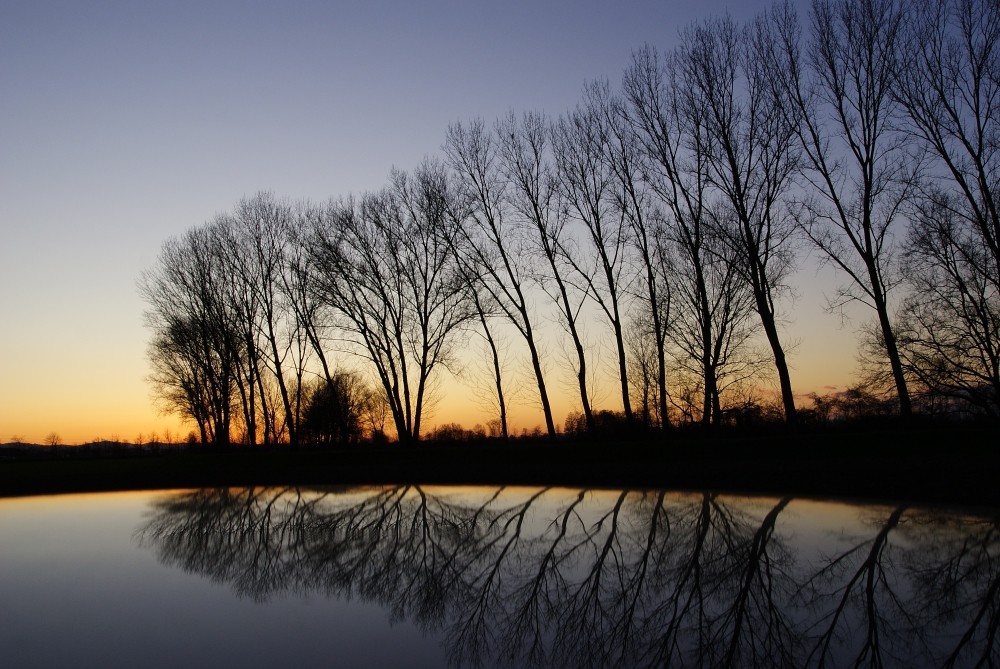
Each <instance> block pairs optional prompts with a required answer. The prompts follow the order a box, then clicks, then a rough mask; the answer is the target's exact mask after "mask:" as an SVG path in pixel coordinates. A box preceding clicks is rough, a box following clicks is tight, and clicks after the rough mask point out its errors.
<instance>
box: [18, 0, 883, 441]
mask: <svg viewBox="0 0 1000 669" xmlns="http://www.w3.org/2000/svg"><path fill="white" fill-rule="evenodd" d="M768 4H769V3H767V2H764V1H763V0H746V1H742V2H737V1H735V0H730V1H728V2H727V1H726V0H704V1H700V2H688V1H683V2H681V1H679V0H661V1H660V2H629V1H620V2H608V1H600V2H594V1H587V2H570V1H560V2H538V1H532V2H510V1H504V2H473V1H458V0H456V1H454V2H440V1H432V2H413V1H406V2H377V1H370V2H365V1H357V2H330V1H326V2H320V1H316V2H302V1H296V0H290V1H286V2H281V3H278V2H254V1H246V2H235V1H231V2H230V1H227V2H224V1H212V0H171V1H166V2H156V1H150V0H145V1H143V2H134V1H131V0H130V1H121V2H104V1H95V2H91V1H87V0H70V1H66V2H50V1H48V0H0V232H2V235H0V353H2V354H3V356H4V360H3V364H2V365H0V443H3V442H6V441H8V440H9V439H10V438H11V437H14V436H18V437H21V438H24V439H26V440H28V441H35V442H41V441H42V440H43V439H44V438H45V436H46V435H47V434H49V433H50V432H55V433H57V434H59V435H60V437H61V438H62V440H63V441H65V442H67V443H78V442H80V441H88V440H90V439H93V438H97V437H101V438H120V439H124V440H132V439H134V438H135V437H136V436H137V435H138V434H140V433H141V434H144V435H148V434H149V433H151V432H154V431H155V432H157V433H158V435H159V436H160V437H163V436H164V432H165V431H166V430H169V431H171V432H172V433H173V434H174V436H175V437H176V436H178V435H179V433H180V432H181V428H180V426H179V423H178V421H176V420H175V419H174V418H171V417H164V416H161V415H160V414H159V412H158V411H157V409H156V407H155V405H154V403H153V401H152V398H151V395H150V387H149V385H148V383H147V382H146V380H145V377H146V376H147V374H148V373H149V370H148V365H147V362H146V342H147V340H148V337H149V332H148V331H147V330H146V329H145V328H144V327H143V317H142V313H143V309H144V304H143V302H142V301H141V300H140V298H139V296H138V294H137V290H136V280H137V278H138V277H139V275H140V273H141V272H142V271H143V270H145V269H148V268H150V267H152V266H153V264H154V262H155V260H156V257H157V254H158V252H159V249H160V246H161V244H162V243H163V242H164V241H165V240H167V239H168V238H170V237H172V236H175V235H178V234H180V233H182V232H184V231H185V230H187V229H188V228H190V227H192V226H196V225H199V224H201V223H203V222H204V221H206V220H207V219H210V218H212V217H213V216H214V215H215V214H217V213H220V212H223V211H226V210H229V209H231V208H232V207H233V206H234V205H235V204H236V203H237V201H238V200H239V199H240V198H241V197H243V196H245V195H252V194H253V193H255V192H257V191H259V190H271V191H273V192H274V193H276V194H277V195H280V196H288V197H290V198H293V199H300V198H309V199H313V200H322V199H326V198H328V197H330V196H339V195H346V194H348V193H359V192H362V191H366V190H373V189H377V188H379V187H381V186H383V185H384V184H385V183H386V176H387V174H388V172H389V170H390V168H391V167H393V166H397V167H400V168H402V169H410V168H412V167H414V166H415V165H416V164H417V163H418V162H419V161H420V160H421V159H422V158H423V157H425V156H428V155H439V153H440V146H441V143H442V141H443V139H444V133H445V129H446V127H447V124H448V123H449V122H450V121H455V120H468V119H471V118H473V117H476V116H481V117H483V118H484V119H486V120H487V121H492V120H493V119H494V118H496V117H497V116H499V115H502V114H504V113H506V112H507V111H509V110H515V111H524V110H541V111H545V112H547V113H549V114H552V115H557V114H559V113H561V112H564V111H566V110H567V109H568V108H570V107H571V106H573V105H574V104H576V103H577V102H578V101H579V99H580V92H581V88H582V86H583V84H584V82H585V81H586V80H588V79H595V78H607V79H609V80H610V81H611V82H612V83H613V84H616V85H617V83H618V81H619V79H620V77H621V73H622V71H623V69H624V68H625V66H626V65H627V63H628V60H629V57H630V53H631V52H632V51H633V50H634V49H636V48H638V47H640V46H642V45H643V44H644V43H650V44H654V45H656V46H658V47H660V48H670V47H671V46H672V45H674V44H675V43H676V38H677V35H678V32H679V30H681V29H682V28H683V27H684V26H686V25H688V24H689V23H691V22H692V21H694V20H696V19H699V18H707V17H709V16H711V15H714V14H720V13H723V12H725V11H729V12H730V13H731V14H732V15H733V16H734V17H735V18H737V19H743V18H748V17H749V16H752V15H753V14H754V13H755V12H757V11H758V10H760V9H763V8H764V7H766V6H767V5H768ZM794 284H795V286H796V289H797V291H798V294H799V297H798V300H797V302H795V303H794V304H789V305H788V309H787V318H788V325H787V328H786V330H785V338H786V340H787V341H788V342H789V344H791V343H793V342H796V341H797V342H798V345H797V347H796V348H795V349H794V351H793V352H792V357H791V360H792V364H793V369H792V381H793V384H794V386H795V388H796V391H797V392H798V393H800V394H805V393H807V392H809V391H813V390H817V391H821V392H822V391H823V389H824V387H827V386H830V387H843V386H844V385H845V384H847V383H849V382H850V381H851V379H852V377H853V373H854V371H855V361H854V351H855V341H856V336H855V333H854V326H856V325H858V324H859V323H860V319H858V320H856V321H855V322H853V323H849V324H848V325H847V327H842V326H841V318H840V316H839V315H837V314H828V313H826V312H825V311H824V309H823V304H824V297H823V296H824V294H826V293H830V292H831V291H832V290H833V288H834V287H835V286H836V285H837V279H836V277H834V276H833V275H831V274H830V273H829V272H826V271H824V272H823V273H817V269H816V263H815V260H814V259H812V258H810V257H807V256H805V255H803V256H802V260H801V270H800V272H799V274H798V275H796V277H795V279H794ZM861 315H862V316H865V317H866V316H867V315H866V314H861ZM442 383H443V386H444V388H443V389H444V391H445V392H444V393H443V400H442V403H441V405H440V406H439V407H438V409H437V411H436V413H435V415H434V416H433V418H431V419H430V423H431V424H434V423H443V422H452V421H455V422H461V423H465V424H468V425H471V424H473V423H476V422H484V421H485V420H486V418H487V416H485V415H483V414H482V411H481V410H480V409H479V408H478V407H477V406H476V405H475V404H474V403H469V402H468V401H467V400H466V401H465V403H459V402H458V399H457V398H459V397H468V395H469V393H468V392H467V391H465V390H463V386H462V382H461V381H460V380H454V379H448V378H444V379H442ZM449 389H450V390H449ZM612 396H613V395H612ZM568 408H569V405H568V404H566V403H564V404H563V406H562V407H559V406H558V405H557V407H556V410H557V421H558V422H559V424H560V425H561V424H562V417H563V416H564V415H565V411H566V410H568ZM538 422H541V419H540V416H536V415H535V413H534V412H533V411H532V410H530V407H521V408H520V409H518V411H517V412H515V416H514V423H515V428H517V429H518V430H519V429H520V428H522V427H531V426H533V425H534V424H536V423H538ZM183 431H184V433H186V432H187V428H185V429H184V430H183Z"/></svg>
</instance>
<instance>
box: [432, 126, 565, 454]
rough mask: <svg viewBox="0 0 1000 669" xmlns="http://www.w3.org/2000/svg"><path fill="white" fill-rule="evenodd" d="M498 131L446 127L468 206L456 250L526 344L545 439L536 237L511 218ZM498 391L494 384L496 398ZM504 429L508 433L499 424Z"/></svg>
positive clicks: (548, 418) (547, 416)
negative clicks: (533, 298)
mask: <svg viewBox="0 0 1000 669" xmlns="http://www.w3.org/2000/svg"><path fill="white" fill-rule="evenodd" d="M499 132H500V130H499V126H497V128H496V132H495V133H493V132H490V131H489V130H487V128H486V127H485V124H484V123H483V121H482V120H481V119H476V120H474V121H472V122H471V123H469V124H468V125H463V124H461V123H454V124H452V125H451V126H449V128H448V134H447V138H446V141H445V146H444V149H445V153H446V154H447V156H448V160H449V164H450V165H451V168H452V169H453V170H454V171H455V173H456V174H457V175H458V178H459V180H460V182H461V183H462V184H463V185H464V188H465V191H466V196H467V197H468V200H469V207H470V211H469V215H468V216H467V217H465V218H464V219H463V226H462V227H461V228H460V232H461V237H462V239H461V244H460V245H459V249H460V252H461V253H462V254H464V255H465V256H466V259H465V262H466V263H467V264H469V265H471V266H472V267H473V268H474V269H473V271H472V272H471V274H472V275H473V276H474V277H475V281H476V283H478V284H479V285H480V286H481V290H482V291H484V292H485V294H486V295H488V296H489V298H490V300H491V301H492V303H493V304H494V305H495V308H496V310H497V311H498V313H499V314H502V315H503V317H504V319H505V320H507V321H508V322H510V324H511V325H513V326H514V329H515V330H517V332H518V334H520V335H521V337H522V338H523V339H524V342H525V344H526V345H527V347H528V355H529V359H530V361H531V370H532V373H533V375H534V378H535V385H536V386H537V388H538V399H539V403H540V404H541V408H542V416H543V418H544V420H545V426H546V429H547V430H548V433H549V436H554V435H555V423H554V421H553V418H552V406H551V403H550V401H549V394H548V389H547V387H546V384H545V377H544V373H543V370H542V361H541V353H540V351H539V346H540V344H539V341H538V336H537V333H536V332H537V330H536V324H535V317H534V316H533V315H532V312H531V308H530V304H531V302H530V286H531V277H532V275H533V274H534V273H535V270H534V264H535V260H534V256H533V254H532V253H531V252H530V249H531V248H532V245H531V244H530V241H529V240H530V238H531V237H530V236H529V235H533V234H534V233H533V231H532V230H530V229H527V228H526V227H525V225H524V219H523V218H520V217H517V216H515V215H513V212H512V211H511V209H510V204H509V200H508V198H509V197H510V190H511V185H510V182H509V181H508V180H507V178H506V177H505V175H504V173H503V171H502V167H501V164H500V157H499V156H498V144H499V142H500V139H501V138H500V136H499ZM484 329H485V324H484ZM493 350H494V353H495V352H496V351H495V349H493ZM499 387H500V386H499V379H498V394H499ZM501 423H503V421H501ZM502 430H503V433H504V434H506V427H505V426H503V425H502Z"/></svg>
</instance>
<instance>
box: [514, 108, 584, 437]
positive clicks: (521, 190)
mask: <svg viewBox="0 0 1000 669" xmlns="http://www.w3.org/2000/svg"><path fill="white" fill-rule="evenodd" d="M497 135H498V138H499V142H498V155H499V158H500V169H501V172H502V174H503V177H504V179H505V180H506V181H507V184H508V188H507V190H506V193H507V197H508V198H509V199H508V201H509V203H510V206H511V208H512V210H513V211H514V212H515V214H516V215H517V216H519V217H520V218H521V220H522V222H523V225H525V227H526V228H527V229H528V230H530V231H531V246H532V248H533V249H534V251H535V252H536V253H537V254H538V255H540V256H541V258H542V260H540V265H541V266H542V269H541V270H540V271H539V273H538V274H537V275H536V278H537V279H538V280H539V284H540V285H541V287H542V288H543V289H545V290H546V291H547V292H548V294H549V296H550V297H551V298H552V300H553V302H555V304H556V305H557V306H558V308H559V320H560V322H561V324H562V325H563V327H564V328H565V330H566V332H567V333H568V334H569V336H570V339H571V341H572V344H573V351H574V354H575V359H576V360H575V366H576V369H575V370H574V371H575V376H576V381H577V386H578V388H579V392H580V404H581V406H582V409H583V414H584V416H585V417H586V420H587V423H588V425H591V426H592V425H593V412H592V410H591V406H590V393H589V391H588V389H587V381H588V378H587V354H586V349H585V348H584V344H583V335H582V332H581V325H582V324H581V322H580V318H581V316H580V313H581V310H582V309H583V305H584V299H585V297H586V295H583V296H579V297H574V296H573V295H571V293H570V291H571V286H570V285H569V284H568V282H567V280H566V276H565V275H566V272H567V268H566V267H565V251H564V249H565V245H566V244H568V243H569V242H568V238H567V235H568V231H567V229H566V223H567V218H568V217H567V214H566V206H565V205H564V203H563V202H562V201H561V200H560V188H559V182H558V178H557V176H556V172H555V167H554V165H553V164H552V156H551V140H552V129H551V124H550V123H549V121H548V119H547V118H546V117H545V116H544V115H543V114H539V113H526V114H524V115H523V116H522V117H521V118H520V119H518V118H517V117H516V116H515V115H514V114H513V113H512V114H510V115H509V116H507V117H505V118H503V119H501V120H500V121H499V122H498V124H497ZM549 427H550V429H554V428H552V426H549Z"/></svg>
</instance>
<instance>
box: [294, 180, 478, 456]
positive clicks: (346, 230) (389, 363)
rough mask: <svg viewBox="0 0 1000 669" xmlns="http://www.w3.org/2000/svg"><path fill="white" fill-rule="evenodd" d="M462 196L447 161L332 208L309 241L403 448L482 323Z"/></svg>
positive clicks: (329, 300)
mask: <svg viewBox="0 0 1000 669" xmlns="http://www.w3.org/2000/svg"><path fill="white" fill-rule="evenodd" d="M453 197H454V193H453V187H452V186H451V184H450V182H449V180H448V178H447V174H446V172H445V170H444V167H443V165H441V164H440V163H436V162H426V163H424V164H422V165H421V166H420V167H419V168H418V169H417V170H416V171H415V172H414V173H413V174H412V175H409V174H406V173H404V172H401V171H395V172H393V174H392V177H391V185H390V186H389V187H387V188H386V189H384V190H382V191H381V192H378V193H374V194H370V195H365V196H364V197H362V198H361V200H360V201H355V200H346V201H341V202H339V203H332V204H331V206H330V207H329V209H328V211H327V213H326V215H325V216H324V217H323V218H322V220H320V221H318V222H317V225H316V226H315V228H314V230H313V237H312V241H311V244H310V247H311V252H312V253H313V254H314V256H313V258H314V263H315V266H316V268H317V271H318V276H317V278H316V285H317V290H318V293H319V295H320V296H321V298H322V299H323V300H324V301H325V303H326V304H327V305H328V306H329V307H330V308H332V309H333V310H334V311H335V312H336V313H337V317H338V325H339V326H340V328H341V329H342V330H343V332H344V333H345V335H346V339H347V343H348V344H349V346H350V350H351V351H352V352H353V353H355V354H358V355H360V356H362V357H363V358H366V359H367V360H368V361H369V362H371V363H372V365H373V366H374V368H375V372H376V374H377V376H378V379H379V382H380V383H381V385H382V388H383V390H384V391H385V395H386V399H387V400H388V403H389V409H390V411H391V414H392V418H393V422H394V424H395V427H396V434H397V437H398V438H399V440H400V441H401V442H404V443H412V442H416V441H418V440H419V438H420V426H421V418H422V416H423V413H424V411H425V408H426V404H427V402H428V399H429V398H428V391H429V383H430V381H431V377H432V374H433V373H434V372H435V371H436V370H437V369H438V368H439V367H441V366H447V365H448V364H449V362H450V361H451V359H452V355H453V351H454V349H453V346H454V343H455V338H456V336H457V335H458V334H460V332H461V328H462V326H463V325H465V324H466V323H467V322H469V321H471V320H472V319H473V318H475V310H474V308H473V307H472V304H471V300H470V297H469V292H468V284H467V282H466V281H465V278H464V276H463V274H462V271H461V268H460V267H459V266H458V263H457V260H456V256H455V254H454V252H453V249H454V245H455V244H454V242H455V240H456V237H457V235H458V234H459V232H458V230H459V221H460V218H461V216H462V214H461V213H460V211H458V210H457V209H456V207H455V203H454V202H453V201H452V198H453Z"/></svg>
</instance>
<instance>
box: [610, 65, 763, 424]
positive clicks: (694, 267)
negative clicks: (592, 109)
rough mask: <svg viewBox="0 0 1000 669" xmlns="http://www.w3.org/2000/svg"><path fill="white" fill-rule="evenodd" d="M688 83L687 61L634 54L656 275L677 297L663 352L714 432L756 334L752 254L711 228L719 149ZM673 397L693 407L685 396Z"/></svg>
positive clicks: (636, 112) (637, 127) (631, 80)
mask: <svg viewBox="0 0 1000 669" xmlns="http://www.w3.org/2000/svg"><path fill="white" fill-rule="evenodd" d="M689 75H690V72H689V71H688V70H685V68H684V62H683V58H682V54H680V53H671V54H669V55H668V56H667V57H665V58H664V57H661V56H660V54H659V53H658V52H657V51H656V50H655V49H653V48H651V47H646V48H644V49H642V50H640V51H637V52H636V53H635V54H633V57H632V64H631V66H630V67H629V68H628V70H627V71H626V74H625V80H624V89H625V96H626V99H627V100H628V104H629V108H628V112H629V121H630V123H631V125H632V127H633V130H634V132H635V136H636V141H637V142H638V145H639V148H640V151H641V159H642V162H641V170H642V174H643V177H644V180H645V182H646V183H647V184H648V187H649V188H650V190H651V192H652V194H653V196H654V197H655V198H656V202H657V204H658V210H657V215H656V216H654V217H652V218H651V220H649V224H648V225H647V226H645V227H646V230H647V232H648V233H649V234H651V235H652V249H651V250H652V253H649V257H651V258H655V259H656V260H655V267H654V268H653V271H654V272H655V274H656V275H657V276H659V277H660V278H659V282H660V283H661V285H663V286H669V294H670V296H671V310H670V318H669V319H664V320H663V321H662V323H661V324H662V327H663V328H664V332H663V334H662V338H663V346H664V348H666V346H665V345H666V342H667V340H668V339H669V342H670V344H671V345H672V347H673V349H674V351H675V353H674V357H675V359H676V366H677V367H678V368H679V369H680V370H683V371H684V373H685V374H693V375H694V378H695V379H696V380H697V381H696V385H698V386H699V387H700V390H699V393H698V394H699V395H700V399H701V403H700V407H697V409H696V411H697V413H698V415H699V417H700V420H701V421H702V422H703V423H704V424H706V425H707V424H709V423H717V422H718V421H719V419H720V417H721V403H720V379H721V378H722V377H723V376H725V374H726V371H725V367H726V366H727V365H728V364H732V363H734V362H736V361H738V360H740V359H741V355H740V349H741V348H742V347H744V346H745V344H746V342H747V340H748V339H749V337H750V336H751V335H752V334H753V332H754V330H753V328H752V327H750V321H749V318H748V317H749V316H750V315H751V312H750V309H751V308H752V305H753V301H752V293H751V292H750V290H749V286H748V284H747V283H746V282H743V281H741V280H740V278H741V276H742V275H741V274H740V273H739V272H737V267H738V266H739V263H740V260H741V258H742V257H743V254H742V253H740V254H738V255H737V253H736V249H735V247H733V246H732V245H726V244H724V243H722V240H720V239H719V237H718V235H717V234H716V230H714V228H713V227H712V226H711V225H710V216H709V211H708V205H709V198H710V192H709V187H710V180H709V176H710V175H709V172H708V169H709V163H708V159H709V147H710V144H711V141H712V140H711V137H710V136H709V135H708V126H707V119H706V118H705V114H706V113H707V109H706V108H705V107H703V106H702V105H700V104H695V100H696V97H695V96H696V93H697V89H696V82H695V81H693V80H691V79H690V76H689ZM679 390H680V388H679ZM674 396H675V401H679V402H681V403H682V404H688V402H687V401H686V400H685V399H684V398H683V396H684V392H683V391H681V392H679V393H674ZM665 400H666V395H664V401H665ZM663 410H665V407H664V409H663ZM683 411H684V413H685V415H687V414H688V410H687V408H685V409H684V410H683Z"/></svg>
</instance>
